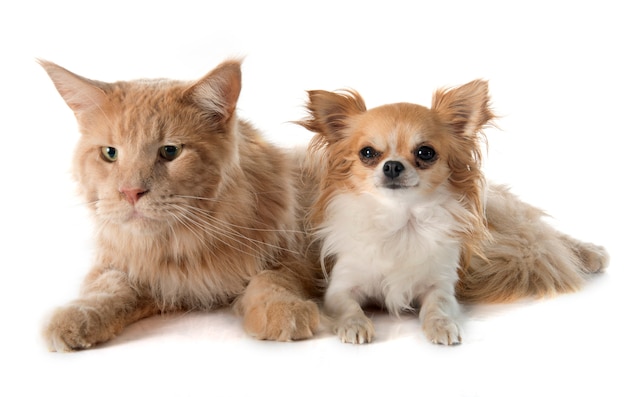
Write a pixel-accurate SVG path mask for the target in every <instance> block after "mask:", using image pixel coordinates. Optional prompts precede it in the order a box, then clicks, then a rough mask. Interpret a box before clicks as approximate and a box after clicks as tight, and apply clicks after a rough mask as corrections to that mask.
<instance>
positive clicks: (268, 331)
mask: <svg viewBox="0 0 626 397" xmlns="http://www.w3.org/2000/svg"><path fill="white" fill-rule="evenodd" d="M305 290H306V288H303V287H302V286H301V281H299V280H298V278H297V277H295V276H294V275H293V274H290V273H289V272H287V271H279V270H266V271H263V272H261V273H259V274H257V275H256V276H255V277H253V278H252V280H251V281H250V283H249V284H248V286H247V288H246V291H245V292H244V294H243V296H241V298H240V299H239V300H238V301H237V302H236V304H235V309H236V311H237V312H238V313H239V314H241V315H243V323H244V329H245V330H246V332H247V333H248V334H250V335H252V336H254V337H255V338H257V339H261V340H277V341H291V340H300V339H307V338H310V337H312V336H313V334H314V333H315V331H316V330H317V328H318V326H319V323H320V314H319V308H318V306H317V304H316V303H315V302H313V301H312V300H309V299H308V297H307V294H306V293H305V292H304V291H305Z"/></svg>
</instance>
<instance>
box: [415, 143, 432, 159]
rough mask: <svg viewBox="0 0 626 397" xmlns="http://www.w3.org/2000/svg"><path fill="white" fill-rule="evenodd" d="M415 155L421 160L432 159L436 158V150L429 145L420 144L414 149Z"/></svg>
mask: <svg viewBox="0 0 626 397" xmlns="http://www.w3.org/2000/svg"><path fill="white" fill-rule="evenodd" d="M415 157H417V159H418V160H422V161H428V162H430V161H434V160H435V159H436V158H437V152H435V149H433V148H432V147H430V146H426V145H424V146H420V147H418V148H417V150H416V151H415Z"/></svg>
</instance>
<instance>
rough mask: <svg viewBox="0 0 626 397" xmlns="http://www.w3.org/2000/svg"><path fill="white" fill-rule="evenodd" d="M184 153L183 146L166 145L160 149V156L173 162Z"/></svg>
mask: <svg viewBox="0 0 626 397" xmlns="http://www.w3.org/2000/svg"><path fill="white" fill-rule="evenodd" d="M182 151H183V147H182V146H178V145H165V146H162V147H161V149H159V155H160V156H161V157H162V158H164V159H165V160H167V161H172V160H174V159H175V158H176V157H178V156H180V153H181V152H182Z"/></svg>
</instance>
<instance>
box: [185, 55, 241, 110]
mask: <svg viewBox="0 0 626 397" xmlns="http://www.w3.org/2000/svg"><path fill="white" fill-rule="evenodd" d="M240 92H241V60H237V59H231V60H228V61H225V62H223V63H221V64H220V65H219V66H217V67H216V68H215V69H213V71H211V72H210V73H209V74H207V75H206V76H204V77H203V78H202V79H200V80H199V81H198V82H196V83H195V84H194V85H193V86H192V87H191V88H189V89H188V90H187V92H186V95H189V96H190V97H191V98H192V100H193V101H194V102H195V103H196V104H197V105H198V106H200V108H202V109H203V110H204V111H206V112H207V113H209V114H211V115H212V116H216V117H217V118H218V119H219V120H221V121H224V122H225V121H228V120H229V119H230V118H231V117H232V116H233V114H234V113H235V108H236V107H237V100H238V99H239V93H240Z"/></svg>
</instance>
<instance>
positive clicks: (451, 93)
mask: <svg viewBox="0 0 626 397" xmlns="http://www.w3.org/2000/svg"><path fill="white" fill-rule="evenodd" d="M432 109H433V110H434V111H435V112H437V114H438V115H439V117H440V118H441V120H442V121H443V122H444V123H445V124H447V125H448V126H449V127H450V128H451V130H452V131H453V132H454V133H457V134H461V135H467V134H469V135H474V134H476V133H477V132H478V131H480V130H481V129H482V128H483V127H484V126H485V125H486V124H487V123H489V122H490V121H491V120H492V119H493V118H494V115H493V113H492V112H491V109H490V105H489V85H488V83H487V82H486V81H485V80H474V81H472V82H469V83H467V84H465V85H462V86H460V87H457V88H451V89H440V90H437V91H436V92H435V93H434V95H433V102H432Z"/></svg>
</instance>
